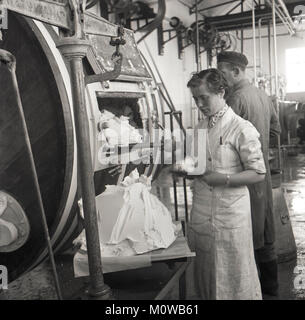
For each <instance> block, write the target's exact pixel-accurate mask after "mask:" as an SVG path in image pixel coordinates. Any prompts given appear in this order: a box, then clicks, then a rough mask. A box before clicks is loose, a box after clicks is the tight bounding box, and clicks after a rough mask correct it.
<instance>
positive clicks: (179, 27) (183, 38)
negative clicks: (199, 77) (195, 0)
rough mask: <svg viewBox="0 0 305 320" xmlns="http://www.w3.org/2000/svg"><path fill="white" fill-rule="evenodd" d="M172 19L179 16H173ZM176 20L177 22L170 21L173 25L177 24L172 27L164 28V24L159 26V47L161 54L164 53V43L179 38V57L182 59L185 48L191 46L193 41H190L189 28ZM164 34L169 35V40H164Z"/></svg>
mask: <svg viewBox="0 0 305 320" xmlns="http://www.w3.org/2000/svg"><path fill="white" fill-rule="evenodd" d="M172 19H178V18H176V17H173V18H172ZM176 22H177V23H176V24H173V23H172V22H170V24H171V26H175V27H173V28H172V29H166V30H164V29H163V25H162V24H161V25H160V26H159V27H158V48H159V55H163V54H164V45H165V44H166V43H168V42H169V41H171V40H173V39H176V38H177V42H178V57H179V59H181V58H182V54H183V51H184V49H185V48H187V47H188V46H190V45H191V44H192V42H191V41H190V39H189V37H188V35H187V30H188V28H186V27H185V26H183V24H181V23H180V21H176ZM178 22H179V23H178ZM173 33H174V35H173ZM164 34H167V35H168V37H167V40H164Z"/></svg>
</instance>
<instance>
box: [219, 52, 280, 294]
mask: <svg viewBox="0 0 305 320" xmlns="http://www.w3.org/2000/svg"><path fill="white" fill-rule="evenodd" d="M217 64H218V69H219V70H220V71H222V72H223V74H224V76H225V77H226V80H227V82H228V85H229V87H230V92H229V94H228V96H227V99H226V100H227V104H228V105H229V106H230V107H231V108H232V109H233V110H234V111H235V113H236V114H238V115H239V116H241V117H242V118H244V119H246V120H248V121H250V122H251V123H252V124H253V125H254V126H255V128H256V129H257V131H258V132H259V133H260V141H261V144H262V151H263V155H264V160H265V166H266V170H267V173H266V179H265V181H263V182H260V183H257V184H255V185H252V186H249V187H248V188H249V192H250V200H251V215H252V228H253V242H254V249H255V259H256V263H257V266H258V269H259V273H260V282H261V288H262V292H263V294H267V295H272V296H277V295H278V274H277V255H276V252H275V246H274V243H275V227H274V218H273V201H272V182H271V174H270V167H269V160H268V156H269V139H270V135H271V136H274V135H278V134H279V133H280V124H279V119H278V117H277V115H276V112H275V110H274V107H273V104H272V101H271V99H270V97H268V96H267V95H266V93H265V92H264V91H263V90H260V89H258V88H256V87H255V86H254V85H252V84H251V83H250V82H249V80H247V78H246V67H247V65H248V59H247V57H246V56H245V55H243V54H241V53H238V52H233V51H224V52H221V53H220V54H218V56H217Z"/></svg>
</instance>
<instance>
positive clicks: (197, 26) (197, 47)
mask: <svg viewBox="0 0 305 320" xmlns="http://www.w3.org/2000/svg"><path fill="white" fill-rule="evenodd" d="M198 22H199V17H198V0H196V64H197V72H199V71H200V70H201V59H200V43H199V41H200V40H199V23H198Z"/></svg>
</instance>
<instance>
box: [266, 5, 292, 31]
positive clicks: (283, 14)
mask: <svg viewBox="0 0 305 320" xmlns="http://www.w3.org/2000/svg"><path fill="white" fill-rule="evenodd" d="M266 1H267V3H268V4H269V6H271V8H273V7H274V11H275V13H276V14H277V16H278V17H279V18H280V19H281V21H282V22H283V24H284V25H285V26H286V28H287V30H288V32H289V33H290V35H294V34H295V30H294V24H293V21H292V19H291V17H290V14H289V12H288V9H287V7H286V5H284V7H283V5H281V7H282V9H283V11H282V10H281V7H280V6H279V5H277V4H276V3H275V2H274V3H273V0H266Z"/></svg>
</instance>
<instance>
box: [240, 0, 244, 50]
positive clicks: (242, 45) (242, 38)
mask: <svg viewBox="0 0 305 320" xmlns="http://www.w3.org/2000/svg"><path fill="white" fill-rule="evenodd" d="M241 12H242V13H243V12H244V1H242V2H241ZM240 49H241V50H240V51H241V53H244V28H243V26H242V29H241V42H240Z"/></svg>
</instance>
